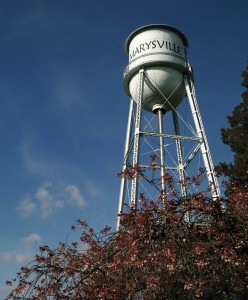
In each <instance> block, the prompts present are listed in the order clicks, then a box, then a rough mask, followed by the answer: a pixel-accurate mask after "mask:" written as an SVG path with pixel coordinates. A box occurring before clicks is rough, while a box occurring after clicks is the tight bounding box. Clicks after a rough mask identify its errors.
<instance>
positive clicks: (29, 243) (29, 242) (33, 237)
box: [21, 233, 42, 248]
mask: <svg viewBox="0 0 248 300" xmlns="http://www.w3.org/2000/svg"><path fill="white" fill-rule="evenodd" d="M41 241H42V238H41V236H40V235H39V234H38V233H31V234H30V235H28V236H26V237H24V238H22V239H21V242H22V243H23V244H24V245H25V246H26V247H28V248H31V247H33V246H34V245H37V244H40V243H41Z"/></svg>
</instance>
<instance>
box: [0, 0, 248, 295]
mask: <svg viewBox="0 0 248 300" xmlns="http://www.w3.org/2000/svg"><path fill="white" fill-rule="evenodd" d="M247 11H248V2H247V1H244V0H243V1H242V0H238V1H230V0H229V1H222V0H221V1H212V0H209V1H205V0H202V1H195V0H193V1H179V0H173V1H172V0H171V1H168V0H163V1H160V0H158V1H156V0H154V1H146V0H143V1H140V0H137V1H129V0H127V1H121V2H119V1H116V0H115V1H114V0H105V1H100V0H99V1H97V0H95V1H84V0H70V1H69V0H8V1H3V0H0V99H1V101H0V103H1V109H0V139H1V147H0V154H1V155H0V158H1V168H0V185H1V188H0V203H1V209H0V222H1V226H0V236H1V243H0V299H4V297H5V296H6V295H7V293H8V289H7V288H6V287H5V284H4V283H5V280H7V279H10V278H12V277H13V276H14V275H15V273H16V272H17V271H18V270H19V268H20V267H21V266H22V265H25V264H26V263H27V262H29V261H30V260H31V259H32V257H33V255H34V253H35V251H37V248H38V246H39V245H40V244H48V245H50V246H56V245H57V244H58V242H59V241H65V239H66V238H67V236H68V234H69V241H70V240H74V239H75V238H76V236H74V235H75V234H73V233H71V232H70V226H71V225H73V224H74V223H75V221H76V220H77V219H78V218H82V219H85V220H86V221H88V222H89V223H90V224H91V225H92V226H94V227H95V228H100V227H103V226H104V225H106V224H108V225H110V226H115V222H116V212H117V206H118V193H119V184H120V182H119V180H118V178H117V176H116V174H117V173H118V172H119V171H120V170H121V163H122V158H123V149H124V138H125V131H126V122H127V114H128V108H129V98H128V97H127V96H126V95H125V93H124V90H123V87H122V73H123V70H124V67H125V66H126V64H127V57H126V54H125V52H124V42H125V40H126V38H127V36H128V35H129V34H130V33H131V32H132V31H134V30H135V29H137V28H139V27H141V26H144V25H148V24H168V25H171V26H174V27H177V28H178V29H180V30H181V31H183V32H184V33H185V35H186V36H187V38H188V40H189V50H188V56H189V59H190V61H191V63H192V65H193V68H194V76H195V88H196V93H197V98H198V102H199V106H200V110H201V114H202V118H203V122H204V125H205V130H206V133H207V137H208V142H209V145H210V149H211V153H212V158H213V161H214V163H215V164H217V163H218V162H219V161H230V160H231V159H232V154H231V153H230V151H229V148H228V147H227V146H225V145H223V144H222V142H221V138H220V128H221V127H225V126H227V121H226V116H227V115H228V114H230V113H231V112H232V110H233V108H234V106H236V105H237V104H238V103H239V102H240V100H241V98H240V93H241V91H242V87H241V72H242V70H243V69H244V68H245V65H246V61H247V58H248V40H247V28H248V19H247Z"/></svg>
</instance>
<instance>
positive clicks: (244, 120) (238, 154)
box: [216, 65, 248, 186]
mask: <svg viewBox="0 0 248 300" xmlns="http://www.w3.org/2000/svg"><path fill="white" fill-rule="evenodd" d="M242 77H243V81H242V86H243V87H244V88H245V90H244V91H243V93H242V94H241V96H242V99H243V101H242V102H241V103H240V104H239V105H238V106H236V107H235V108H234V110H233V112H232V115H230V116H228V117H227V119H228V122H229V124H230V128H222V129H221V137H222V141H223V143H224V144H227V145H229V147H230V148H231V151H232V152H233V153H234V159H233V163H226V162H221V163H219V165H218V166H216V172H217V174H218V175H224V176H227V177H229V179H230V181H235V182H238V183H239V184H240V185H243V186H244V185H245V184H246V183H247V181H248V65H247V66H246V69H245V70H244V71H243V73H242Z"/></svg>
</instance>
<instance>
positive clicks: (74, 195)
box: [65, 184, 85, 207]
mask: <svg viewBox="0 0 248 300" xmlns="http://www.w3.org/2000/svg"><path fill="white" fill-rule="evenodd" d="M65 191H66V192H68V193H69V195H70V199H71V200H72V203H73V202H74V203H75V205H76V206H77V207H83V206H84V204H85V200H84V197H83V196H82V195H81V193H80V191H79V189H78V187H77V186H75V185H72V184H69V185H67V186H66V188H65Z"/></svg>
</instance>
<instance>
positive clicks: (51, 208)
mask: <svg viewBox="0 0 248 300" xmlns="http://www.w3.org/2000/svg"><path fill="white" fill-rule="evenodd" d="M84 204H85V198H84V196H83V195H82V194H81V192H80V190H79V188H78V187H77V186H76V185H73V184H68V185H61V184H60V185H58V184H53V183H51V182H45V183H43V184H41V185H40V186H39V187H38V189H37V190H36V192H35V193H33V194H32V195H31V194H30V195H27V196H25V198H24V199H22V200H21V202H20V204H19V206H18V208H17V210H18V212H19V213H20V215H21V216H23V217H29V216H32V215H39V216H41V217H42V218H48V217H49V216H51V215H53V214H54V213H55V212H57V211H59V210H61V209H63V208H65V207H66V206H69V205H70V206H71V205H73V206H76V207H78V208H82V207H83V206H84Z"/></svg>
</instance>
